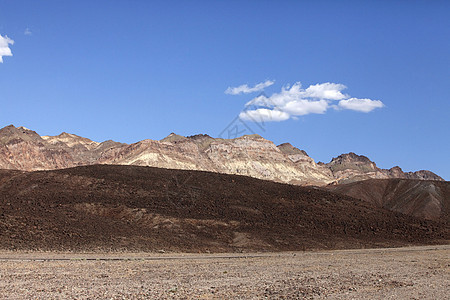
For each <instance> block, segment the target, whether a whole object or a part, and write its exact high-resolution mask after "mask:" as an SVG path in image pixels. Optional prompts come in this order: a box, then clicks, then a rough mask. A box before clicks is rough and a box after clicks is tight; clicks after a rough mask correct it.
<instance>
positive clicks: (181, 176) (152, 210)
mask: <svg viewBox="0 0 450 300" xmlns="http://www.w3.org/2000/svg"><path fill="white" fill-rule="evenodd" d="M448 240H449V226H448V224H444V223H440V222H433V221H429V220H424V219H418V218H414V217H410V216H406V215H403V214H398V213H394V212H391V211H388V210H385V209H382V208H377V207H375V205H373V204H370V203H366V202H363V201H360V200H357V199H354V198H351V197H348V196H343V195H338V194H335V193H332V192H329V191H325V190H320V189H316V188H306V187H300V186H293V185H287V184H279V183H274V182H270V181H263V180H258V179H254V178H251V177H245V176H237V175H225V174H217V173H210V172H201V171H185V170H169V169H160V168H151V167H136V166H111V165H94V166H86V167H77V168H72V169H63V170H55V171H36V172H19V171H1V172H0V248H2V249H28V250H33V249H40V250H76V251H87V250H90V251H91V250H102V251H105V250H112V251H116V250H127V251H138V250H143V251H157V250H160V249H164V250H169V251H188V252H191V251H194V252H197V251H280V250H302V249H334V248H354V247H357V248H359V247H379V246H402V245H412V244H433V243H447V242H448Z"/></svg>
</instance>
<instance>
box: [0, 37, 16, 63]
mask: <svg viewBox="0 0 450 300" xmlns="http://www.w3.org/2000/svg"><path fill="white" fill-rule="evenodd" d="M13 44H14V41H13V40H12V39H10V38H9V37H8V36H6V35H5V36H2V35H0V63H2V62H3V56H12V52H11V49H10V48H9V45H13Z"/></svg>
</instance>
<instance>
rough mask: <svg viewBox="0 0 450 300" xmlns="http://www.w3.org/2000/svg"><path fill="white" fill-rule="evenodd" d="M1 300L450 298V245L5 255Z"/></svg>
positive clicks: (0, 254)
mask: <svg viewBox="0 0 450 300" xmlns="http://www.w3.org/2000/svg"><path fill="white" fill-rule="evenodd" d="M0 266H1V267H0V298H1V299H322V298H326V299H450V292H449V291H450V288H449V286H450V245H445V246H426V247H413V248H397V249H366V250H343V251H324V252H295V253H266V254H253V255H250V254H249V255H236V254H217V255H215V254H211V255H209V254H207V255H204V254H198V255H192V254H190V255H187V254H185V255H183V254H151V255H150V254H148V253H147V254H143V253H141V254H139V253H138V254H126V253H123V254H115V255H112V254H64V253H58V254H53V253H16V252H0Z"/></svg>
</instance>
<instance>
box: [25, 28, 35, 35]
mask: <svg viewBox="0 0 450 300" xmlns="http://www.w3.org/2000/svg"><path fill="white" fill-rule="evenodd" d="M23 34H25V35H32V34H33V32H31V30H30V28H28V27H27V28H26V29H25V32H24V33H23Z"/></svg>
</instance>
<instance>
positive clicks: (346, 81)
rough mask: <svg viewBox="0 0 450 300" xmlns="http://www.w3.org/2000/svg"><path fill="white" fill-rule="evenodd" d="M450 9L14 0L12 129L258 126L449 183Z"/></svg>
mask: <svg viewBox="0 0 450 300" xmlns="http://www.w3.org/2000/svg"><path fill="white" fill-rule="evenodd" d="M449 11H450V2H448V1H432V2H429V1H395V2H392V1H314V2H312V1H311V2H306V1H277V2H275V1H189V2H186V1H143V0H142V1H137V0H136V1H43V2H37V1H20V0H18V1H6V0H0V61H3V62H2V63H0V104H1V109H0V127H4V126H7V125H9V124H14V125H15V126H25V127H27V128H30V129H32V130H35V131H36V132H38V133H39V134H41V135H57V134H59V133H61V132H63V131H65V132H70V133H74V134H77V135H80V136H83V137H87V138H90V139H92V140H95V141H104V140H108V139H113V140H116V141H120V142H126V143H132V142H137V141H139V140H143V139H155V140H159V139H162V138H164V137H165V136H167V135H168V134H170V133H171V132H175V133H177V134H180V135H185V136H189V135H194V134H199V133H204V134H209V135H210V136H213V137H219V136H221V137H225V138H226V137H233V135H234V134H237V135H243V134H252V133H256V134H259V135H261V136H263V137H264V138H266V139H269V140H272V141H273V142H274V143H275V144H277V145H278V144H281V143H283V142H289V143H291V144H292V145H294V146H296V147H298V148H300V149H304V150H305V151H306V152H307V153H308V154H309V155H310V156H311V157H312V158H314V159H315V160H316V161H324V162H328V161H330V160H331V158H332V157H336V156H338V155H339V154H341V153H347V152H355V153H357V154H361V155H365V156H367V157H369V158H370V159H371V160H373V161H375V162H376V163H377V165H378V166H379V167H381V168H391V167H393V166H396V165H398V166H400V167H401V168H402V169H403V170H404V171H416V170H422V169H426V170H430V171H433V172H435V173H436V174H438V175H440V176H442V177H443V178H444V179H446V180H449V179H450V159H449V153H450V137H449V129H450V118H449V113H450V103H449V101H448V94H447V90H448V87H449V86H450V74H449V73H450V72H449V70H450V55H449V54H450V19H449V18H448V13H449ZM9 51H10V52H11V53H9ZM11 55H12V56H11ZM299 82H301V85H300V84H299ZM327 83H333V84H334V85H330V84H327ZM245 85H246V86H245ZM261 93H264V95H266V96H265V97H259V98H256V97H257V96H259V95H261ZM250 101H252V102H251V103H250V105H249V106H246V103H248V102H250ZM243 111H245V112H246V113H245V112H244V113H243ZM239 116H240V117H241V118H240V119H238V117H239ZM233 122H234V123H233ZM230 124H231V125H230ZM236 124H237V127H234V126H235V125H236ZM236 128H238V130H237V131H233V129H236Z"/></svg>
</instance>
